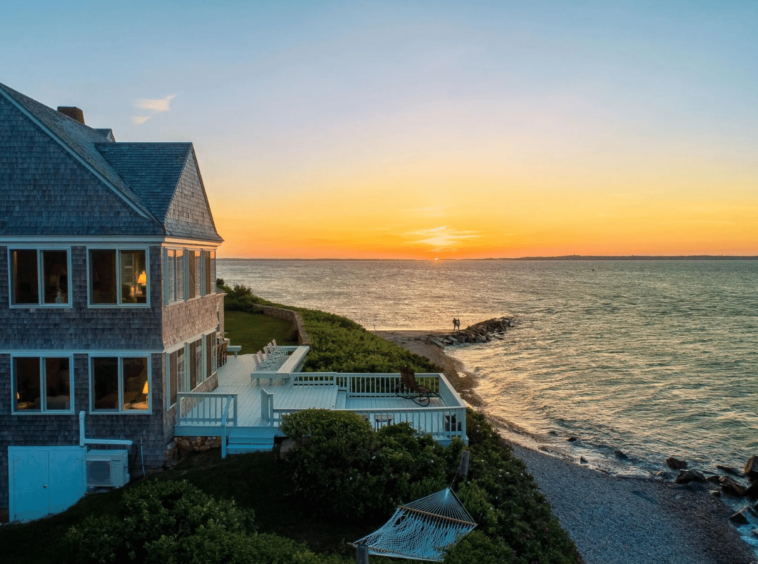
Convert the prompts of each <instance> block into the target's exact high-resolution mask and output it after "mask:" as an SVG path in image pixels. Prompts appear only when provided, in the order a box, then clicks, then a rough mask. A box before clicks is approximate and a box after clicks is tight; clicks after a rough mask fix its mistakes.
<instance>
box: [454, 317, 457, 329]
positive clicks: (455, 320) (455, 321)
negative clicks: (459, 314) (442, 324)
mask: <svg viewBox="0 0 758 564" xmlns="http://www.w3.org/2000/svg"><path fill="white" fill-rule="evenodd" d="M456 327H458V320H457V319H456V318H455V317H453V331H455V328H456Z"/></svg>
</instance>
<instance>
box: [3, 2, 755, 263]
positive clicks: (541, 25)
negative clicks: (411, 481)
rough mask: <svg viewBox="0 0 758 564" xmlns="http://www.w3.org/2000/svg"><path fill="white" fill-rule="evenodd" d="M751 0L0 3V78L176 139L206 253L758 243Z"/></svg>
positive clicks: (727, 247)
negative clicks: (201, 206)
mask: <svg viewBox="0 0 758 564" xmlns="http://www.w3.org/2000/svg"><path fill="white" fill-rule="evenodd" d="M756 28H758V2H750V1H745V0H739V1H731V0H715V1H699V0H686V1H680V0H667V1H666V2H660V1H646V0H635V1H629V2H625V1H616V0H614V1H604V2H597V1H581V0H578V1H571V2H567V1H565V0H563V1H544V0H533V1H522V2H511V1H507V0H501V1H497V2H488V1H478V0H467V1H466V2H447V1H444V0H436V1H432V2H425V1H408V0H405V1H400V2H394V1H390V0H386V1H382V2H360V1H354V2H327V1H322V2H316V1H313V0H310V1H303V2H290V1H286V0H281V1H277V2H263V1H257V2H250V1H240V2H234V1H226V2H215V3H211V2H198V1H193V0H182V1H177V2H174V1H171V2H168V1H160V0H153V1H152V2H141V1H130V2H109V1H105V0H98V1H96V2H81V1H77V0H67V1H66V2H65V3H64V2H59V1H54V2H53V1H50V2H41V1H35V0H25V1H23V2H22V1H4V2H2V3H0V82H2V83H4V84H7V85H8V86H10V87H11V88H14V89H16V90H18V91H20V92H22V93H24V94H26V95H28V96H30V97H32V98H34V99H36V100H38V101H40V102H42V103H44V104H46V105H48V106H51V107H56V106H59V105H74V106H78V107H80V108H82V109H83V110H84V115H85V119H86V121H87V124H88V125H91V126H92V127H109V128H112V129H113V130H114V134H115V136H116V139H117V140H118V141H191V142H193V143H194V146H195V150H196V153H197V156H198V161H199V164H200V169H201V173H202V175H203V180H204V183H205V188H206V191H207V193H208V198H209V201H210V204H211V208H212V210H213V214H214V219H215V222H216V226H217V228H218V230H219V232H220V234H221V235H222V237H223V238H224V239H225V243H224V244H223V246H222V247H221V248H220V250H219V257H249V258H374V259H378V258H411V259H431V258H441V259H444V258H458V259H463V258H485V257H521V256H555V255H567V254H581V255H694V254H713V255H758V152H757V151H756V148H757V147H758V104H757V103H756V100H758V33H756V32H755V30H756Z"/></svg>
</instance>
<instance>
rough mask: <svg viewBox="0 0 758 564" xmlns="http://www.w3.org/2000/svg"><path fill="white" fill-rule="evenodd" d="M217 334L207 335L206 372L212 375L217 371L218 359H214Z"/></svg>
mask: <svg viewBox="0 0 758 564" xmlns="http://www.w3.org/2000/svg"><path fill="white" fill-rule="evenodd" d="M215 340H216V335H215V334H211V335H206V336H205V374H206V375H207V376H208V377H210V376H211V375H212V374H213V373H214V372H215V371H216V361H215V359H214V357H215V354H214V346H213V345H214V341H215Z"/></svg>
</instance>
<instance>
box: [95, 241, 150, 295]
mask: <svg viewBox="0 0 758 564" xmlns="http://www.w3.org/2000/svg"><path fill="white" fill-rule="evenodd" d="M146 256H147V253H146V252H145V251H144V250H123V251H122V250H112V249H90V252H89V283H90V288H89V290H90V304H91V305H95V306H99V305H102V306H106V305H119V306H130V305H137V306H138V305H146V304H147V296H148V291H149V284H148V271H147V261H146Z"/></svg>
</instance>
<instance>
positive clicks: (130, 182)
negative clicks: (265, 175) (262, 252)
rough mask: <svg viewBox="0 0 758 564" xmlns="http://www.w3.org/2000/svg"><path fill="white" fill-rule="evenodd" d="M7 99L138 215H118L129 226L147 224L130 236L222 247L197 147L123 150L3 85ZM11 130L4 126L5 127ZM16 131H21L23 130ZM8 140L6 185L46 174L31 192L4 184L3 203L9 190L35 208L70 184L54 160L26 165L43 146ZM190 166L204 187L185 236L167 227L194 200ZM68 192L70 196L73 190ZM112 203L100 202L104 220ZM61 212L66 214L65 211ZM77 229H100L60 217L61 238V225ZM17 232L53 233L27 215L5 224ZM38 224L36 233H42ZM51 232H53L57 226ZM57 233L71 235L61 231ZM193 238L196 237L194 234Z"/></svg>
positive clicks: (102, 132)
mask: <svg viewBox="0 0 758 564" xmlns="http://www.w3.org/2000/svg"><path fill="white" fill-rule="evenodd" d="M0 99H6V100H7V101H8V102H10V104H11V105H12V106H13V107H15V108H16V109H17V110H18V112H20V113H21V114H23V115H24V116H25V117H26V119H27V120H28V121H29V122H31V123H32V124H34V126H36V127H37V129H38V130H39V131H41V132H42V133H44V134H45V135H46V136H47V137H48V138H49V139H51V140H53V141H55V142H56V143H57V144H58V145H60V147H62V148H63V149H64V150H65V152H66V154H68V155H69V156H70V160H72V161H76V163H77V164H78V165H79V166H80V168H81V167H83V168H84V169H86V171H87V172H89V173H90V175H91V176H90V178H92V177H94V179H96V180H95V183H94V185H98V184H99V185H100V187H101V192H102V191H109V192H110V193H111V194H113V195H115V196H117V198H118V199H120V200H121V201H122V202H123V204H125V205H126V206H128V207H129V208H130V209H131V212H127V211H126V210H124V209H122V208H119V209H115V208H114V209H113V212H114V213H115V214H116V215H117V216H119V217H120V218H121V220H122V222H123V221H128V215H129V213H136V214H137V215H136V216H135V217H134V219H133V220H131V221H137V222H143V223H144V222H147V223H146V224H145V225H144V226H142V227H136V226H135V227H134V228H132V227H130V228H129V230H128V233H130V234H131V233H136V232H137V231H139V232H145V233H147V232H153V233H164V234H166V235H174V236H178V237H193V238H200V239H206V240H212V241H222V239H221V237H220V236H219V234H218V232H216V229H215V225H214V224H213V218H212V216H211V211H210V206H209V205H208V200H207V197H206V194H205V188H204V187H203V185H202V180H200V174H199V170H197V163H196V161H195V159H194V150H193V149H192V144H191V143H116V142H115V141H114V136H113V132H112V131H111V130H110V129H93V128H91V127H88V126H86V125H84V124H82V123H80V122H78V121H76V120H74V119H71V118H69V117H68V116H66V115H64V114H61V113H59V112H57V111H55V110H53V109H52V108H48V107H47V106H45V105H43V104H40V103H39V102H37V101H35V100H32V99H31V98H29V97H28V96H24V95H23V94H21V93H20V92H16V91H15V90H13V89H11V88H9V87H7V86H5V85H3V84H0ZM9 111H10V110H9ZM5 115H6V119H11V120H13V123H14V124H16V122H17V120H18V119H23V118H18V117H17V116H18V113H17V114H15V115H14V116H8V114H7V112H6V114H5ZM0 117H2V116H0ZM9 123H10V122H9ZM5 125H6V124H3V123H0V128H2V127H4V126H5ZM16 127H17V128H18V126H17V124H16ZM27 130H28V126H25V129H24V131H27ZM14 131H15V130H14ZM18 135H21V133H20V132H19V133H18ZM35 135H36V134H35ZM3 139H5V141H4V143H6V144H8V146H7V147H0V153H5V154H7V155H9V156H8V157H7V158H2V156H0V180H2V179H3V178H5V179H13V178H16V176H18V174H17V173H18V172H19V171H21V170H23V172H24V173H25V174H26V176H28V174H29V171H30V170H31V171H38V172H36V173H35V174H34V175H33V182H31V185H30V186H27V185H28V184H30V183H29V182H28V179H27V182H26V184H24V185H23V186H19V183H18V182H17V181H16V182H15V184H14V182H12V181H11V180H6V183H7V185H6V186H3V185H2V184H3V183H2V182H0V197H2V196H3V195H2V191H3V190H4V189H7V190H11V191H12V193H13V198H14V199H15V200H16V201H23V199H24V197H26V200H27V201H30V202H34V201H38V200H39V199H37V200H35V193H34V191H35V190H36V191H37V192H40V193H42V192H44V193H45V194H49V193H50V191H51V190H53V191H54V190H55V186H57V185H60V186H61V187H63V186H64V185H66V182H65V179H62V178H61V177H60V174H59V173H56V170H54V166H53V164H52V163H53V161H52V160H50V159H49V158H48V159H46V160H43V161H40V162H35V163H31V162H25V156H24V155H31V154H32V153H33V152H34V151H32V150H31V148H33V147H34V146H35V143H34V142H33V141H30V140H29V139H27V140H26V141H25V142H24V143H22V142H16V141H14V139H16V138H11V139H10V141H9V140H8V139H9V138H8V137H7V136H6V137H4V138H3ZM46 143H49V141H46ZM59 151H60V150H59ZM11 153H13V154H11ZM35 154H36V153H35ZM34 158H37V159H40V158H42V157H39V156H36V157H34V156H29V157H28V159H34ZM190 163H191V165H190ZM70 164H71V163H70V162H69V165H70ZM188 166H190V167H191V168H194V169H195V171H194V172H193V174H195V175H196V177H197V179H198V180H199V185H198V183H197V182H196V183H195V185H194V192H193V194H192V195H190V196H189V200H191V202H190V201H187V202H184V203H182V204H181V207H182V209H184V210H185V216H186V221H183V222H182V223H184V224H190V225H189V229H188V228H187V225H184V226H183V227H182V228H181V229H177V228H176V226H175V225H174V224H175V222H172V221H168V223H167V222H166V219H167V212H168V211H169V207H170V206H171V205H172V202H175V201H176V200H177V199H179V200H181V199H182V198H184V197H185V196H187V191H186V190H185V189H183V182H182V177H183V175H185V174H186V172H185V171H186V170H187V168H188ZM69 184H70V182H69ZM61 189H63V188H61ZM68 189H70V186H69V188H68ZM19 191H22V192H23V191H27V192H29V193H28V194H26V196H25V195H24V194H19ZM198 191H199V192H200V193H201V194H202V197H201V198H199V197H198V194H197V192H198ZM191 192H192V191H191ZM103 197H105V195H103ZM48 199H49V198H48ZM106 200H107V198H106V199H105V200H103V199H102V198H101V199H100V200H99V201H100V202H101V208H99V209H98V210H97V214H95V215H96V216H98V217H107V215H108V214H107V212H108V210H107V209H106V210H103V209H102V205H110V206H113V205H115V204H103V203H102V202H106ZM44 205H45V202H44V201H39V202H38V203H37V206H38V207H37V209H34V208H32V209H26V210H21V211H20V212H19V213H20V214H24V215H26V216H28V215H29V214H38V215H39V214H42V215H49V216H50V217H53V216H54V215H56V214H54V213H50V212H51V211H52V210H48V209H40V208H44ZM188 206H189V208H191V209H190V212H189V213H186V210H187V208H188ZM16 209H17V208H16ZM56 211H57V212H63V210H60V209H59V210H56ZM139 216H141V217H139ZM72 222H73V224H77V222H78V224H77V225H75V227H76V230H77V232H83V231H82V230H84V232H86V233H89V234H97V233H96V232H97V225H96V222H95V221H94V220H93V222H90V223H89V224H88V225H86V226H81V225H79V224H80V223H81V219H80V218H76V219H75V218H72V221H69V222H67V221H66V218H56V221H55V224H54V226H55V228H56V229H58V231H60V229H61V228H62V227H61V226H66V225H71V224H72ZM193 222H198V223H200V224H201V225H198V226H197V228H194V227H192V225H191V224H192V223H193ZM149 224H152V226H153V227H152V228H151V227H149ZM14 225H18V226H19V227H21V226H23V230H24V232H23V233H21V232H20V231H19V233H18V234H31V233H27V232H26V231H28V230H29V229H35V228H36V229H43V228H44V226H45V225H44V222H43V223H40V222H37V223H36V224H34V225H32V223H30V222H29V221H28V217H23V216H22V215H20V216H19V218H18V221H16V222H15V223H14V218H13V217H7V218H5V221H0V233H6V234H16V233H14V231H13V230H14ZM35 225H36V227H34V226H35ZM50 225H51V226H52V223H50ZM122 225H123V223H122ZM209 225H210V226H211V228H210V229H209V228H208V226H209ZM64 228H65V227H64ZM66 229H67V228H66ZM117 229H118V227H117V226H115V225H106V224H103V233H108V234H113V232H114V230H117ZM135 229H137V231H135ZM50 233H55V234H64V233H59V232H55V231H53V232H50ZM191 233H192V234H194V235H190V234H191ZM72 234H73V233H72Z"/></svg>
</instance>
